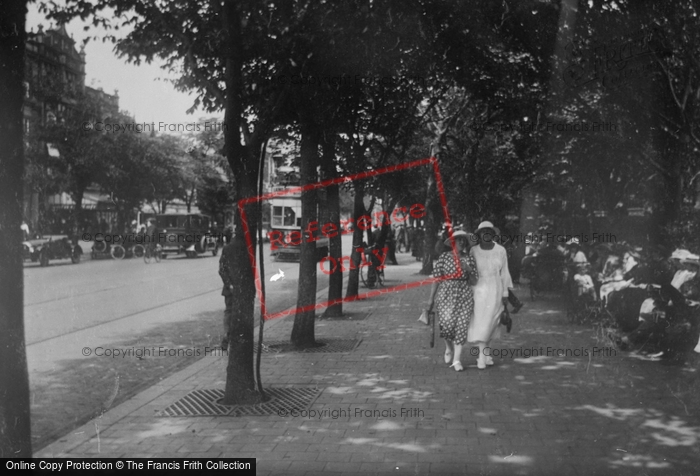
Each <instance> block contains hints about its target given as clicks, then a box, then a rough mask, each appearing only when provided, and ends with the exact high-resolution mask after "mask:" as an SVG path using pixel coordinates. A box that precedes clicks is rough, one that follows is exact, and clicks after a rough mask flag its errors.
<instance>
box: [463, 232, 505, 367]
mask: <svg viewBox="0 0 700 476" xmlns="http://www.w3.org/2000/svg"><path fill="white" fill-rule="evenodd" d="M475 234H476V236H477V237H478V238H479V245H478V246H475V247H473V248H472V249H471V250H470V253H471V256H472V257H473V258H474V260H475V261H476V269H477V271H478V274H479V282H478V283H477V284H476V286H474V318H473V319H472V321H471V324H470V325H469V338H468V340H469V342H474V343H476V344H477V345H478V346H479V357H478V359H477V361H476V363H477V367H478V368H479V369H484V368H486V366H487V365H493V359H492V358H491V356H490V355H486V348H487V347H489V348H490V345H491V340H493V339H494V338H496V337H498V336H499V335H500V332H499V323H500V317H501V313H502V312H503V311H504V310H505V308H506V305H507V302H508V288H509V287H512V285H513V284H512V283H513V282H512V280H511V277H510V272H509V271H508V256H507V253H506V250H505V248H503V247H502V246H501V245H499V244H497V243H496V242H495V241H494V240H493V238H494V237H495V236H497V235H498V232H497V230H496V228H495V227H494V226H493V224H492V223H491V222H489V221H484V222H481V223H480V224H479V227H478V229H477V230H476V232H475Z"/></svg>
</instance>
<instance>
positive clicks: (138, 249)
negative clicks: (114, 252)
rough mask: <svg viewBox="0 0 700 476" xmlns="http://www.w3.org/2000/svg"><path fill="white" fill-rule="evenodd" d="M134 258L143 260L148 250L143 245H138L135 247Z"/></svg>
mask: <svg viewBox="0 0 700 476" xmlns="http://www.w3.org/2000/svg"><path fill="white" fill-rule="evenodd" d="M133 252H134V256H136V257H137V258H143V255H144V254H145V253H146V248H144V246H143V245H136V246H134V250H133Z"/></svg>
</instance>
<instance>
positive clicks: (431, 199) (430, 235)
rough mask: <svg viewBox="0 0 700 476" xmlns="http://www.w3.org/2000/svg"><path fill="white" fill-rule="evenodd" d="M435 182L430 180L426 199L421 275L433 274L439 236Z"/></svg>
mask: <svg viewBox="0 0 700 476" xmlns="http://www.w3.org/2000/svg"><path fill="white" fill-rule="evenodd" d="M436 193H437V192H436V185H435V180H434V179H433V178H432V176H431V178H430V181H429V182H428V191H427V193H426V197H425V211H426V214H425V228H424V232H423V267H422V268H421V270H420V274H423V275H430V274H431V273H432V272H433V253H434V251H433V249H434V248H435V241H436V235H437V226H436V223H437V219H438V217H437V216H435V211H434V209H435V195H436Z"/></svg>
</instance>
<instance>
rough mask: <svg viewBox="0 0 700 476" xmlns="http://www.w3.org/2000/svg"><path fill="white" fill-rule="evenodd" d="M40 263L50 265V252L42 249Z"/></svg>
mask: <svg viewBox="0 0 700 476" xmlns="http://www.w3.org/2000/svg"><path fill="white" fill-rule="evenodd" d="M39 264H40V265H41V266H48V265H49V254H48V253H47V252H46V251H42V252H41V253H40V254H39Z"/></svg>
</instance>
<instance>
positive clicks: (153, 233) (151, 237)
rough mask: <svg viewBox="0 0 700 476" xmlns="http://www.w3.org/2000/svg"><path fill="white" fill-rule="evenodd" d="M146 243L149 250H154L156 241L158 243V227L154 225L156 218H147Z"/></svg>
mask: <svg viewBox="0 0 700 476" xmlns="http://www.w3.org/2000/svg"><path fill="white" fill-rule="evenodd" d="M146 237H147V238H146V243H147V245H148V247H149V248H151V250H155V248H156V243H158V227H157V226H156V219H155V218H149V219H148V226H147V227H146Z"/></svg>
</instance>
